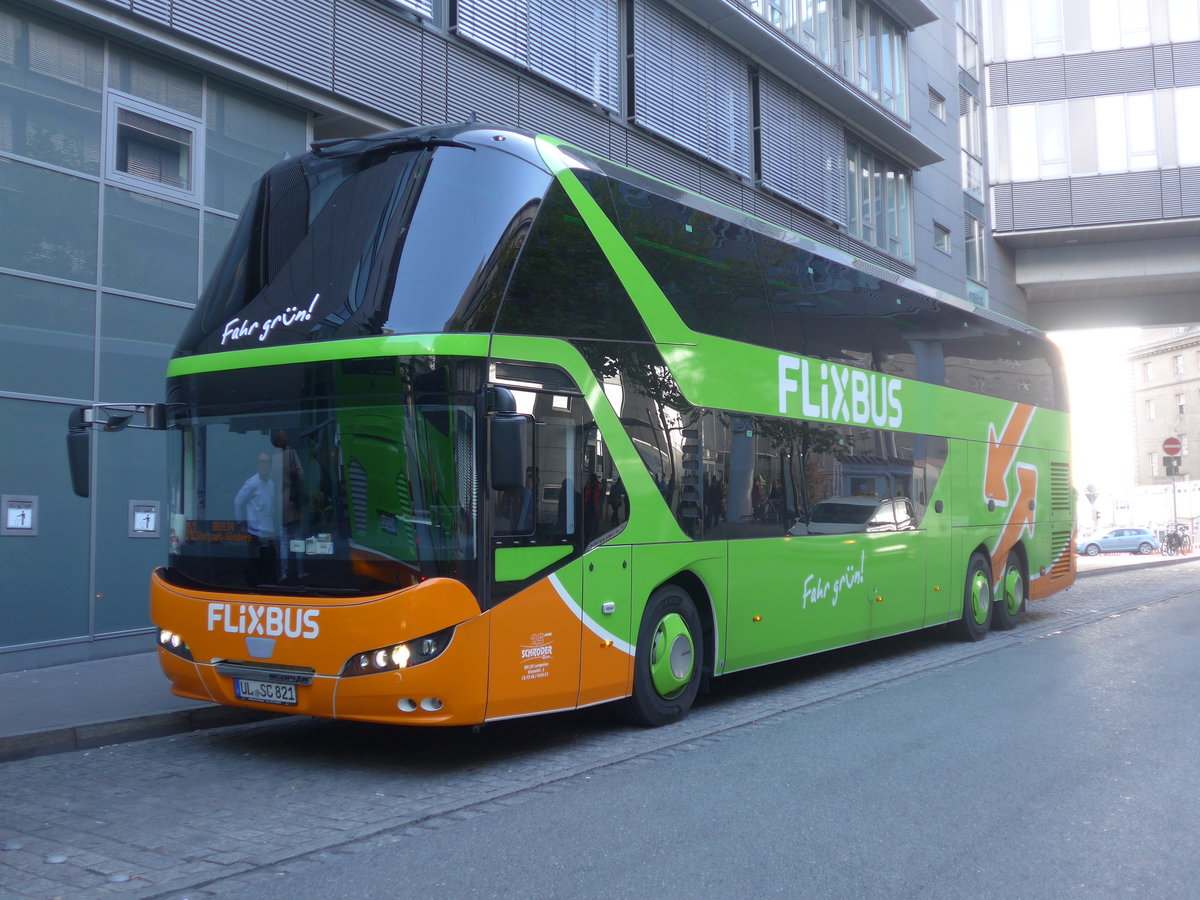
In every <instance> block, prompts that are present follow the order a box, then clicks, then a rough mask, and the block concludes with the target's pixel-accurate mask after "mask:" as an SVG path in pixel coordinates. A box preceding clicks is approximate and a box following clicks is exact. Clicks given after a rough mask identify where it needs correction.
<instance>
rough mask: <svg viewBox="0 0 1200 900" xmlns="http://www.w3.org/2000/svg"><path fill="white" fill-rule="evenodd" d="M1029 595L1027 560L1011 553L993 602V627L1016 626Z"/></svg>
mask: <svg viewBox="0 0 1200 900" xmlns="http://www.w3.org/2000/svg"><path fill="white" fill-rule="evenodd" d="M1028 597H1029V573H1028V572H1027V571H1026V568H1025V560H1024V558H1023V557H1022V556H1021V555H1020V554H1019V553H1010V554H1009V555H1008V559H1007V560H1005V562H1004V574H1002V575H1001V576H1000V584H999V591H998V593H997V596H996V600H995V602H994V603H993V604H992V605H993V607H994V609H993V610H992V627H993V628H997V629H999V630H1001V631H1008V630H1009V629H1012V628H1016V627H1017V623H1018V622H1020V621H1021V613H1023V612H1025V601H1026V600H1027V599H1028Z"/></svg>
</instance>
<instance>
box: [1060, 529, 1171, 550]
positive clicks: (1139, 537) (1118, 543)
mask: <svg viewBox="0 0 1200 900" xmlns="http://www.w3.org/2000/svg"><path fill="white" fill-rule="evenodd" d="M1157 549H1158V538H1157V537H1156V536H1155V534H1154V532H1153V531H1149V530H1148V529H1145V528H1114V529H1112V530H1111V531H1109V532H1108V533H1107V534H1101V535H1094V536H1092V537H1090V538H1088V539H1087V540H1085V541H1080V542H1079V543H1078V544H1077V545H1076V546H1075V550H1076V552H1077V553H1082V554H1084V555H1086V556H1099V555H1100V554H1101V553H1141V554H1142V555H1145V554H1147V553H1153V552H1154V551H1155V550H1157Z"/></svg>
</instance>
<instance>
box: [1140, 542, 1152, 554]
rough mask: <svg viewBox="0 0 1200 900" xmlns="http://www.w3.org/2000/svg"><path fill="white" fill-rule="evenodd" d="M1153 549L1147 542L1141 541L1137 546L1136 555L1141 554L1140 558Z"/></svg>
mask: <svg viewBox="0 0 1200 900" xmlns="http://www.w3.org/2000/svg"><path fill="white" fill-rule="evenodd" d="M1153 549H1154V548H1153V547H1151V546H1150V542H1149V541H1142V542H1141V543H1140V544H1138V553H1140V554H1142V556H1145V555H1146V554H1147V553H1149V552H1150V551H1151V550H1153Z"/></svg>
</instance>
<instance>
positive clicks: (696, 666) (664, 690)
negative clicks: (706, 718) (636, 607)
mask: <svg viewBox="0 0 1200 900" xmlns="http://www.w3.org/2000/svg"><path fill="white" fill-rule="evenodd" d="M703 651H704V644H703V635H702V632H701V627H700V615H699V613H697V612H696V604H695V603H694V602H693V601H692V598H691V596H690V595H689V594H688V593H687V591H685V590H683V589H682V588H679V587H676V586H675V585H667V586H665V587H661V588H659V589H658V590H656V591H655V592H654V593H653V594H651V595H650V600H649V601H648V602H647V603H646V612H645V613H644V614H643V615H642V625H641V627H640V628H639V629H638V642H637V651H636V653H635V656H634V663H633V667H634V668H633V696H631V697H630V698H629V699H628V700H627V701H626V710H627V712H628V714H629V718H630V719H632V720H633V721H634V722H636V723H637V724H639V725H649V726H652V727H657V726H659V725H667V724H669V723H671V722H675V721H677V720H679V719H681V718H683V716H684V715H685V714H686V713H687V711H688V710H689V709H691V708H692V702H693V701H694V700H695V699H696V692H697V690H698V689H699V687H700V669H701V660H702V659H703V658H704V652H703Z"/></svg>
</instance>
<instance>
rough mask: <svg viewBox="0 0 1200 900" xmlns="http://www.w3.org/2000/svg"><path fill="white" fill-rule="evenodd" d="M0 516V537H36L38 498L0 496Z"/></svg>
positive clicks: (22, 495) (26, 495) (11, 495)
mask: <svg viewBox="0 0 1200 900" xmlns="http://www.w3.org/2000/svg"><path fill="white" fill-rule="evenodd" d="M0 516H3V518H0V535H14V536H20V535H25V536H32V535H36V534H37V530H38V498H37V497H36V496H34V495H33V494H3V495H0Z"/></svg>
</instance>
